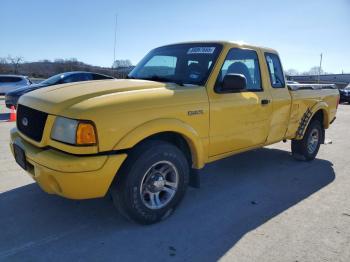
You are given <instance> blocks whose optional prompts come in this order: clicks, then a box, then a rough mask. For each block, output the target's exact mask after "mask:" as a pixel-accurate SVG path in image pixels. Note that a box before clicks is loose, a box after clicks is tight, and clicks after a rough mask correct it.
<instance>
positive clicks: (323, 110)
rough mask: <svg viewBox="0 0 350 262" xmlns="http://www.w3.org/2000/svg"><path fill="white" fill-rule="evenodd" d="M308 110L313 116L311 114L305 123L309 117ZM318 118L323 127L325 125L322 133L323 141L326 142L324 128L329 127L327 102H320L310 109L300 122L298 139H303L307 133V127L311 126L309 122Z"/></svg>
mask: <svg viewBox="0 0 350 262" xmlns="http://www.w3.org/2000/svg"><path fill="white" fill-rule="evenodd" d="M308 111H309V112H310V113H311V116H309V119H308V120H307V122H306V124H305V123H303V121H305V119H306V118H307V116H308V115H307V114H308ZM315 119H317V120H318V121H320V123H321V125H322V127H323V134H322V143H323V142H324V139H325V134H324V133H325V132H324V130H325V129H327V128H328V127H329V112H328V105H327V104H326V103H325V102H320V103H317V104H316V105H314V106H313V107H311V108H310V109H308V110H307V111H306V112H305V114H304V116H303V118H302V120H301V123H300V126H299V128H298V132H297V140H299V139H302V138H303V137H304V135H305V132H306V129H307V127H308V126H309V124H310V123H311V122H312V121H313V120H315Z"/></svg>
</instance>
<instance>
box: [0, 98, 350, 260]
mask: <svg viewBox="0 0 350 262" xmlns="http://www.w3.org/2000/svg"><path fill="white" fill-rule="evenodd" d="M0 102H1V101H0ZM349 123H350V105H341V106H340V108H339V110H338V115H337V120H336V122H335V123H334V125H333V126H332V127H331V128H330V129H329V130H328V131H327V138H328V139H331V140H332V141H333V143H332V144H329V145H323V146H322V147H321V149H320V152H319V154H318V157H317V159H316V160H315V161H313V162H299V161H295V160H293V159H292V158H291V156H290V143H285V144H284V143H279V144H276V145H273V146H269V147H266V148H263V149H258V150H254V151H251V152H247V153H243V154H240V155H237V156H233V157H230V158H227V159H224V160H221V161H218V162H216V163H212V164H210V165H208V166H206V167H205V169H204V170H202V171H201V182H202V185H201V188H200V189H192V188H189V190H188V191H187V194H186V197H185V198H184V201H183V202H182V204H181V205H180V206H179V208H178V210H177V212H175V213H174V215H173V216H171V217H170V218H169V219H167V220H166V221H164V222H162V223H159V224H155V225H152V226H140V225H136V224H133V223H130V222H128V221H125V220H124V219H123V218H122V217H121V216H120V215H119V214H118V213H117V212H116V210H115V209H114V208H113V205H112V203H111V201H110V199H108V198H107V197H106V198H104V199H95V200H86V201H72V200H67V199H63V198H60V197H57V196H53V195H47V194H45V193H43V192H42V191H41V190H40V188H39V187H38V186H37V185H36V184H35V183H33V181H32V180H31V178H29V176H28V175H26V174H25V172H24V171H22V170H21V168H20V167H19V166H17V164H16V163H15V161H14V160H13V158H12V155H11V154H10V150H9V146H8V142H9V130H10V129H11V128H12V127H14V125H15V124H14V123H8V122H0V261H9V260H10V261H67V260H73V259H74V260H78V261H105V260H113V261H164V260H167V261H216V260H222V261H344V262H347V261H350V171H349V165H350V161H349V159H350V154H349V152H350V139H349V129H350V124H349Z"/></svg>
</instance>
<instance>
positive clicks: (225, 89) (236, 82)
mask: <svg viewBox="0 0 350 262" xmlns="http://www.w3.org/2000/svg"><path fill="white" fill-rule="evenodd" d="M246 87H247V79H246V78H245V76H244V75H241V74H226V75H225V76H224V79H223V81H222V86H221V88H220V93H234V92H239V91H242V90H245V89H246Z"/></svg>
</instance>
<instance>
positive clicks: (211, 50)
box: [187, 47, 215, 55]
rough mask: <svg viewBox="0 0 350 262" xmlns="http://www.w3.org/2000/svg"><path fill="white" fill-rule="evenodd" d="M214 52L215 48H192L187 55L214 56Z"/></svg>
mask: <svg viewBox="0 0 350 262" xmlns="http://www.w3.org/2000/svg"><path fill="white" fill-rule="evenodd" d="M214 51H215V47H191V48H190V49H188V51H187V54H188V55H189V54H212V53H214Z"/></svg>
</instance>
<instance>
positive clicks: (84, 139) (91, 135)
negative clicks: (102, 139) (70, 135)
mask: <svg viewBox="0 0 350 262" xmlns="http://www.w3.org/2000/svg"><path fill="white" fill-rule="evenodd" d="M76 141H77V145H93V144H96V142H97V139H96V132H95V127H94V126H93V124H91V123H79V125H78V128H77V140H76Z"/></svg>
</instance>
